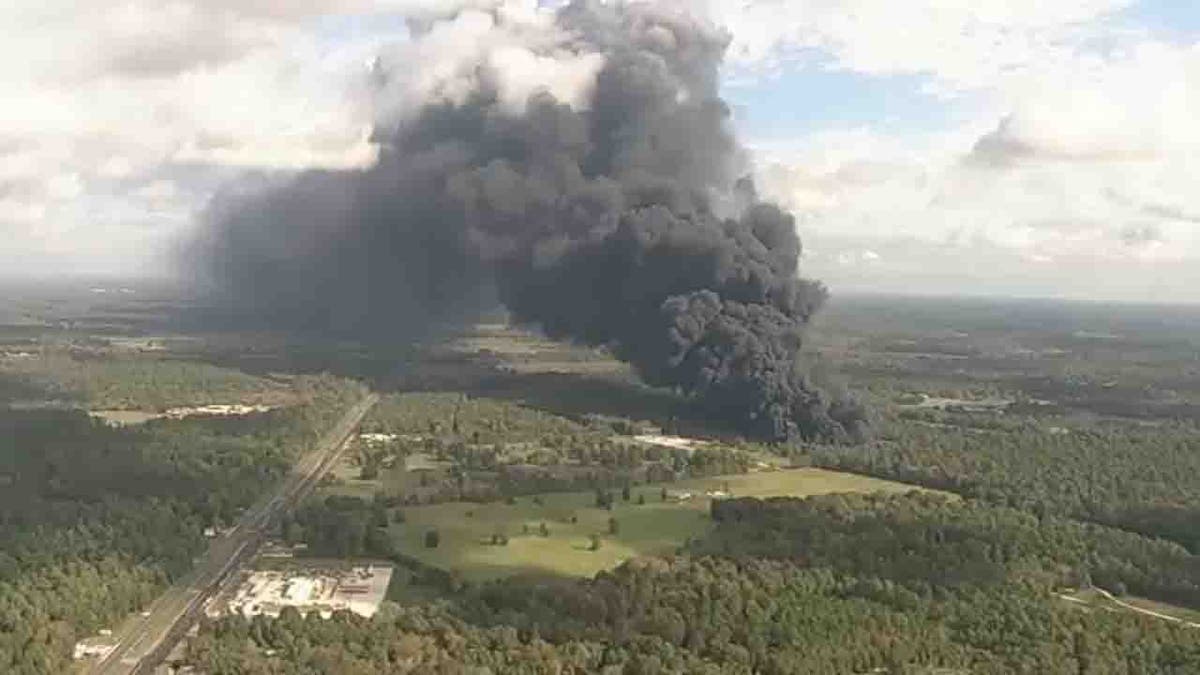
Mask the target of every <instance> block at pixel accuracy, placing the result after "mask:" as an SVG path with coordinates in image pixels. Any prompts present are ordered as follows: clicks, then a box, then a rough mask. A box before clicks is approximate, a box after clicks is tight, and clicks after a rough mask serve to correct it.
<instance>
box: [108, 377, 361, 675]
mask: <svg viewBox="0 0 1200 675" xmlns="http://www.w3.org/2000/svg"><path fill="white" fill-rule="evenodd" d="M378 401H379V396H378V395H377V394H374V393H372V394H368V395H367V396H365V397H364V398H363V399H362V400H361V401H359V402H358V403H356V404H355V405H354V407H352V408H351V409H350V410H348V411H346V413H345V415H343V416H342V419H341V420H339V421H338V423H337V424H336V425H335V426H334V428H333V429H331V430H330V431H329V432H328V433H327V434H326V435H325V436H324V437H323V438H322V439H321V441H320V442H319V443H318V444H317V447H316V448H315V449H314V450H313V451H312V452H309V453H308V454H306V455H304V456H303V457H301V458H300V460H299V461H298V462H296V465H295V466H294V467H293V469H292V472H291V474H290V475H289V476H288V478H287V479H285V480H284V482H283V484H282V485H280V486H279V487H278V488H277V489H276V490H275V492H274V493H273V494H271V495H270V496H268V497H265V498H264V499H262V500H261V501H260V502H259V503H258V504H256V505H255V506H253V507H251V508H250V509H249V510H247V511H246V513H244V514H242V517H241V518H239V519H238V522H237V524H236V525H235V526H234V528H233V529H232V530H231V531H230V532H229V533H227V534H226V535H225V536H223V537H221V538H220V539H218V540H217V541H214V542H213V543H212V544H211V545H210V546H209V549H208V552H207V553H206V555H205V557H204V559H203V560H202V561H201V562H199V563H198V564H197V565H196V567H195V569H194V570H193V571H192V572H191V573H190V574H189V575H187V576H186V577H184V578H183V579H180V580H179V581H178V582H177V583H176V584H175V585H173V586H172V587H171V588H169V589H167V590H166V591H165V592H164V593H163V594H162V595H161V596H159V597H158V599H157V600H155V601H154V603H153V604H152V605H151V607H150V609H149V611H148V613H146V614H144V615H143V616H142V617H141V618H140V620H139V621H138V622H137V623H136V624H135V625H134V626H133V628H132V629H130V630H129V631H127V633H126V634H125V635H123V636H122V637H121V638H120V640H119V642H118V643H117V645H116V647H115V648H114V649H113V651H112V652H111V653H109V655H108V656H107V657H105V658H104V659H102V660H100V661H98V662H97V663H95V664H94V665H93V666H92V667H91V668H90V669H89V670H88V672H89V673H91V674H93V675H133V674H142V673H150V672H152V671H153V670H154V667H155V666H157V665H158V664H159V663H161V662H162V660H163V659H165V658H166V656H167V654H169V653H170V652H171V650H172V649H173V648H174V647H175V645H176V644H178V643H179V641H180V640H181V639H183V637H184V635H186V634H187V632H188V630H190V629H191V627H192V625H194V624H195V622H196V621H197V620H198V619H199V618H200V613H201V612H202V611H203V610H204V606H205V604H206V603H207V602H208V601H209V600H210V599H211V598H212V597H214V596H215V595H216V594H217V593H218V592H219V591H220V590H222V588H224V587H225V586H226V585H227V584H229V583H232V581H234V580H236V578H237V574H236V572H237V571H238V570H240V569H241V567H242V565H243V564H245V563H246V562H247V561H248V560H250V559H252V558H253V557H254V555H255V554H256V553H257V552H258V549H259V547H260V546H261V545H262V543H263V541H265V540H266V539H267V538H268V537H269V536H270V535H271V533H272V532H274V530H275V527H276V525H277V523H278V522H279V517H280V516H282V515H283V514H285V513H287V512H288V511H289V510H290V509H292V508H293V507H295V506H296V505H297V504H298V503H300V501H302V500H303V499H304V498H305V497H306V496H308V494H309V493H311V492H312V490H313V488H314V487H316V485H317V483H318V481H320V480H321V478H322V477H324V476H325V474H326V473H327V472H328V471H329V469H330V468H331V467H332V466H333V465H334V464H335V463H336V462H337V461H338V459H340V458H341V455H342V452H343V451H344V450H345V448H346V446H347V445H349V440H350V436H351V434H353V433H354V430H355V429H357V428H358V425H359V424H361V423H362V420H363V418H364V417H366V414H367V413H368V412H369V411H370V410H371V408H372V407H374V406H375V404H376V403H377V402H378Z"/></svg>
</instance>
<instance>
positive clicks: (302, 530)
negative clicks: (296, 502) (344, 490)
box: [280, 495, 396, 558]
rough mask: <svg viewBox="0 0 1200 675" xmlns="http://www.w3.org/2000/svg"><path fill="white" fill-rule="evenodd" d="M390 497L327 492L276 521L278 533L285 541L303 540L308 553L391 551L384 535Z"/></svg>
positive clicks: (350, 554)
mask: <svg viewBox="0 0 1200 675" xmlns="http://www.w3.org/2000/svg"><path fill="white" fill-rule="evenodd" d="M395 506H396V502H395V501H394V500H389V499H386V498H383V497H382V496H377V497H376V498H375V499H373V500H371V501H367V500H365V499H361V498H359V497H349V496H339V495H330V496H327V497H324V498H315V499H310V500H309V501H307V502H305V504H304V505H303V506H301V507H300V508H299V509H297V510H296V512H295V513H293V514H291V515H288V516H285V517H284V518H283V519H282V520H281V522H280V532H281V534H282V536H283V539H284V541H285V542H287V543H289V544H297V543H304V544H306V545H307V546H308V551H309V553H310V554H312V555H319V556H334V557H339V558H347V557H354V556H363V555H371V556H383V557H387V556H390V555H392V554H393V553H395V549H394V547H393V543H392V539H391V537H390V536H388V532H387V528H388V524H389V520H390V519H391V518H390V517H389V509H390V508H393V507H395Z"/></svg>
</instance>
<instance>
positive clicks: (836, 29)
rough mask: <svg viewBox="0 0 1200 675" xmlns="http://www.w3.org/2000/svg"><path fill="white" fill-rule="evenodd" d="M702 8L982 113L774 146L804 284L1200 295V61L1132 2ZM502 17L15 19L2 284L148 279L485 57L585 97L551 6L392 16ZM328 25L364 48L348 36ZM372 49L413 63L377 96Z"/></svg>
mask: <svg viewBox="0 0 1200 675" xmlns="http://www.w3.org/2000/svg"><path fill="white" fill-rule="evenodd" d="M690 3H691V5H692V6H693V7H695V8H696V9H697V10H699V11H705V12H707V13H708V14H709V15H710V16H711V17H712V18H713V19H714V20H715V21H717V22H720V23H722V24H724V25H726V26H727V27H728V28H729V30H730V32H731V35H732V44H731V48H730V58H731V66H730V68H729V72H728V77H730V78H731V79H747V78H762V77H770V75H771V74H772V73H777V72H780V71H781V70H783V69H787V68H796V67H816V68H825V69H834V70H844V71H848V72H855V73H867V74H872V75H876V76H889V75H918V76H921V77H922V78H923V80H924V81H925V82H926V83H927V84H926V85H925V87H926V92H927V93H928V94H929V96H930V98H929V102H930V106H931V107H932V106H938V105H941V104H942V103H944V102H946V101H963V100H969V101H972V108H977V109H978V110H979V111H980V114H979V115H978V117H977V118H976V119H974V120H971V121H969V122H965V123H956V124H958V126H956V127H955V128H950V129H943V130H941V131H937V132H928V131H924V132H920V133H913V134H908V135H904V134H900V133H898V132H894V131H892V132H883V131H880V130H879V129H876V128H871V127H867V128H841V129H838V128H834V129H829V130H827V131H824V132H821V133H816V134H813V135H811V136H808V137H804V138H796V139H793V140H791V141H788V142H780V140H779V139H771V140H770V142H769V143H760V144H758V147H756V148H755V149H756V150H758V151H759V160H758V167H759V173H760V179H761V183H762V184H763V187H764V188H765V191H766V192H767V193H768V194H771V195H773V196H776V197H778V198H780V199H782V200H783V201H784V202H785V203H786V204H788V205H789V206H791V207H792V208H793V209H795V210H796V212H797V215H798V217H799V219H800V222H801V229H802V234H803V235H804V236H805V240H806V243H807V244H808V245H810V247H811V249H810V251H809V252H808V255H807V264H808V266H809V267H808V270H809V272H810V273H811V274H814V275H816V276H823V277H826V278H827V279H828V280H829V281H830V282H831V284H832V285H833V286H834V289H835V290H837V289H839V288H862V289H868V288H880V287H884V288H888V289H892V290H904V289H905V288H910V289H911V290H917V291H930V290H936V289H942V290H967V291H978V292H1025V293H1028V294H1038V295H1041V294H1062V295H1083V296H1098V295H1103V296H1111V297H1126V298H1131V299H1175V300H1200V292H1198V291H1196V290H1195V289H1196V288H1200V286H1198V285H1197V282H1200V278H1198V275H1200V273H1197V272H1196V271H1195V270H1200V192H1198V191H1196V190H1195V189H1194V186H1195V185H1196V184H1197V182H1198V181H1200V123H1198V122H1197V120H1200V47H1198V46H1197V45H1191V46H1188V45H1180V44H1178V43H1177V42H1176V43H1166V42H1159V41H1157V40H1156V39H1155V37H1154V36H1153V35H1151V34H1149V33H1148V32H1146V31H1143V30H1139V29H1136V27H1130V25H1129V23H1128V22H1127V21H1126V20H1125V19H1123V18H1121V17H1119V16H1117V14H1116V13H1117V12H1120V11H1121V10H1124V9H1127V8H1128V7H1129V5H1130V4H1131V1H1130V0H1055V1H1053V2H1046V1H1044V0H914V1H913V2H905V3H896V2H882V1H880V0H690ZM493 4H495V2H494V0H455V1H453V2H449V3H447V2H439V1H438V0H385V1H382V2H380V1H368V0H315V1H313V2H306V3H285V2H276V1H275V0H166V1H151V0H129V1H127V2H121V3H94V2H85V1H84V0H49V1H34V0H29V1H27V2H20V3H19V4H18V5H17V6H16V7H15V8H6V10H5V12H3V13H0V50H3V54H2V55H0V56H3V58H0V85H2V86H3V91H4V92H5V93H4V99H3V101H2V102H0V103H2V105H0V234H3V235H4V237H5V241H6V245H5V247H3V248H0V274H3V273H4V272H12V271H25V272H44V271H46V270H47V269H50V270H59V269H72V270H75V271H79V272H88V271H105V272H118V271H119V272H133V271H137V269H136V268H137V266H141V265H146V264H148V261H151V260H153V259H154V255H153V254H154V253H157V252H159V251H160V250H161V249H162V248H163V247H165V246H167V245H168V244H169V243H170V242H171V241H172V238H173V237H174V236H176V235H177V234H178V232H179V231H180V230H181V229H182V228H184V227H186V225H187V224H188V222H189V220H190V219H191V217H192V215H193V214H194V212H195V211H196V209H197V208H199V207H200V206H201V205H202V204H203V203H204V201H205V200H206V199H207V197H208V195H209V194H211V192H212V191H213V190H214V189H215V188H216V187H217V186H218V185H220V184H221V182H222V181H223V180H226V179H228V178H229V177H230V176H232V175H236V173H237V172H239V171H246V170H254V171H264V170H265V171H273V170H293V169H298V168H304V167H334V168H337V167H355V166H363V165H365V164H368V163H370V162H371V161H372V160H373V158H374V153H375V148H373V147H372V145H371V143H370V139H369V132H370V128H371V125H372V124H373V122H374V121H375V119H376V114H377V112H378V110H380V109H382V110H385V111H387V112H388V114H389V115H393V116H394V115H403V114H404V111H405V110H406V107H407V106H411V104H412V101H418V100H426V99H428V98H429V97H437V96H440V97H444V98H448V99H451V100H453V97H454V96H455V92H461V91H465V90H467V88H468V85H470V84H471V81H470V78H473V77H478V76H479V73H478V72H476V71H474V70H472V69H471V68H469V67H467V65H468V64H474V63H478V62H481V61H482V62H486V63H488V64H489V65H490V67H491V69H492V70H493V72H492V73H490V74H489V76H491V77H493V78H494V79H495V80H497V81H499V82H500V83H501V86H502V91H504V92H506V96H507V100H509V103H510V105H513V106H519V105H521V104H522V101H523V100H524V99H525V97H526V96H527V95H528V94H529V93H530V92H531V91H533V90H534V88H535V87H546V88H548V89H550V90H551V91H553V92H554V93H555V94H556V95H558V96H559V97H560V98H563V99H564V100H568V101H574V102H576V103H577V104H582V101H585V100H586V98H587V96H586V94H587V89H588V87H589V86H590V82H591V81H593V80H594V74H595V71H596V70H597V69H598V68H599V67H600V65H601V64H600V61H599V59H598V57H596V56H595V55H589V54H579V53H573V52H570V51H569V50H559V51H555V49H554V46H555V45H557V44H560V43H563V40H562V36H560V35H557V34H556V33H555V31H554V29H553V26H552V25H550V23H549V22H548V21H547V20H546V19H545V17H544V16H543V15H541V14H539V13H538V11H536V6H537V4H538V3H536V2H535V1H534V0H511V1H509V2H507V3H506V6H507V9H506V14H505V15H504V18H503V20H502V21H501V25H497V24H496V22H495V20H494V19H492V17H490V16H489V15H486V14H481V13H475V14H464V15H463V16H461V17H460V18H459V19H458V20H457V21H455V22H452V23H446V24H443V25H440V26H438V27H437V28H434V29H433V31H432V32H430V33H429V34H428V35H426V36H425V38H424V39H422V40H421V41H420V42H417V43H413V42H407V41H406V36H407V30H406V29H405V28H404V27H403V24H402V23H400V22H396V21H384V20H381V18H382V17H386V16H388V15H395V14H398V13H400V14H406V15H410V16H421V17H423V18H426V19H430V18H432V17H437V16H444V15H446V13H447V12H448V11H449V9H451V8H453V7H461V6H471V5H475V6H490V5H493ZM542 4H543V5H546V4H550V3H542ZM330 15H333V16H336V17H341V18H345V17H350V18H352V19H353V20H352V21H349V25H350V26H351V27H352V28H351V29H348V30H345V29H342V30H340V32H339V31H331V30H330V26H329V23H328V21H327V18H326V17H328V16H330ZM336 25H337V26H343V23H338V24H336ZM396 45H399V46H396ZM531 45H532V46H536V47H537V48H536V49H531V48H530V47H531ZM376 56H379V57H380V58H384V59H393V60H399V61H401V62H403V61H405V60H407V61H411V62H412V63H413V64H418V63H419V64H421V67H415V65H414V67H413V68H411V69H407V70H406V71H405V72H406V76H405V77H403V78H400V79H399V80H397V81H393V82H389V83H386V85H385V86H383V87H382V88H379V85H380V83H378V82H372V81H371V77H372V73H371V70H370V67H369V64H370V63H371V62H372V60H373V59H374V58H376ZM881 114H882V112H881ZM751 145H756V144H755V143H753V139H751ZM130 266H133V268H131V267H130Z"/></svg>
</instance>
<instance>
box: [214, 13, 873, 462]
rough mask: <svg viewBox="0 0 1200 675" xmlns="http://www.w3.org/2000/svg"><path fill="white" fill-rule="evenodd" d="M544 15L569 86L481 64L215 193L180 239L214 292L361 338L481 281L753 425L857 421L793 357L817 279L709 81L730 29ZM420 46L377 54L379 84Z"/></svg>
mask: <svg viewBox="0 0 1200 675" xmlns="http://www.w3.org/2000/svg"><path fill="white" fill-rule="evenodd" d="M496 20H497V21H499V20H500V17H499V16H498V15H497V17H496ZM554 23H555V27H554V30H555V34H556V35H558V36H560V37H559V38H558V39H557V41H555V42H554V43H553V44H550V45H544V44H543V45H540V46H539V47H538V49H540V50H543V52H544V53H545V54H546V55H547V58H552V57H562V55H563V54H569V55H579V54H599V55H602V56H603V62H602V65H601V66H600V67H599V70H598V73H597V74H596V76H595V80H594V86H590V87H589V88H588V91H587V95H586V97H585V98H586V101H585V102H584V103H583V104H580V103H578V102H576V103H575V104H574V105H572V104H569V103H567V102H563V101H560V100H557V99H556V98H555V97H554V95H552V94H551V93H549V91H548V90H534V91H533V93H532V94H531V95H530V96H529V97H528V101H527V103H526V105H524V106H523V107H518V108H514V106H513V105H512V104H511V101H507V100H506V99H507V98H511V97H510V96H509V94H508V93H507V92H506V91H505V86H506V84H505V81H504V77H503V76H502V75H501V74H498V73H496V72H495V70H494V69H492V68H489V67H487V66H486V65H484V64H481V65H479V67H478V68H476V69H475V70H474V71H473V72H472V73H471V80H470V81H471V83H472V86H471V87H470V90H469V91H468V92H467V93H466V94H465V95H460V96H457V97H452V96H443V97H440V98H439V97H433V98H432V100H430V101H427V102H425V103H424V104H423V105H421V106H420V107H419V108H418V109H417V110H415V111H414V112H412V113H411V114H407V115H400V116H397V119H398V121H395V122H393V123H381V124H380V125H379V126H378V128H377V131H376V138H375V140H376V141H377V142H378V143H379V144H380V146H381V153H380V157H379V161H378V164H377V165H376V166H374V167H372V168H370V169H367V170H362V171H342V172H329V171H314V172H309V173H305V174H303V175H301V176H299V177H298V178H296V179H294V180H290V181H288V182H286V183H284V184H278V185H271V186H251V187H243V188H242V189H240V190H239V194H232V195H231V194H227V195H225V196H223V197H222V198H221V199H218V200H216V201H215V202H214V204H213V206H212V208H211V209H210V212H209V214H208V217H207V227H206V230H205V233H204V235H203V237H202V238H201V240H200V241H199V242H198V243H197V245H196V247H195V248H194V250H193V259H194V261H195V264H196V265H197V266H198V268H199V269H200V271H202V272H203V273H204V274H205V275H206V276H208V277H209V278H210V279H211V280H212V281H213V282H215V283H216V284H217V287H218V288H219V289H221V290H222V291H223V293H222V294H221V299H222V301H223V303H224V305H225V306H226V307H227V308H228V309H229V310H231V311H232V312H233V313H234V314H237V315H240V316H242V317H244V318H247V319H255V320H259V321H262V322H265V323H269V324H270V325H272V326H276V327H286V328H289V329H295V330H310V331H322V332H331V333H336V334H345V335H352V336H359V337H364V338H368V337H380V336H385V337H386V336H401V335H411V334H415V333H419V332H420V331H421V329H422V327H423V326H426V325H428V324H430V323H431V322H437V321H442V320H447V319H455V318H458V317H461V316H464V315H469V313H470V312H471V311H472V309H474V308H476V307H479V306H480V304H481V303H483V302H486V301H487V299H488V298H493V299H498V300H499V301H500V302H501V303H502V304H504V305H505V306H506V307H507V308H508V309H509V310H510V311H511V312H512V313H513V315H514V316H515V317H516V318H517V319H518V320H520V321H522V322H526V323H531V324H536V325H538V326H540V327H541V328H542V329H543V330H544V331H545V332H546V333H548V334H549V335H551V336H554V337H559V338H567V339H571V340H575V341H578V342H582V343H586V344H590V345H607V346H609V347H610V348H611V349H612V350H613V352H614V353H615V354H616V355H617V356H618V357H619V358H621V359H623V360H626V361H628V362H629V363H631V364H632V365H633V366H634V367H635V368H636V370H637V371H638V372H639V374H640V375H641V376H642V377H643V378H644V379H645V380H646V381H647V382H648V383H650V384H653V385H658V386H666V387H672V388H675V389H677V390H679V391H681V392H683V393H685V394H686V395H688V396H690V397H692V398H693V399H694V400H695V401H696V402H697V403H698V404H699V405H700V406H701V407H702V408H703V409H704V410H705V411H706V412H707V413H708V414H710V415H711V416H713V417H715V418H719V419H721V420H724V421H727V422H729V423H731V424H733V425H735V426H736V427H738V428H740V429H742V430H743V431H745V432H746V433H748V434H751V435H753V436H756V437H760V438H766V439H772V440H788V439H796V438H844V437H847V436H850V435H855V434H858V433H860V432H861V428H860V427H861V426H862V424H863V422H862V418H863V415H862V412H861V410H860V409H859V407H858V406H857V405H856V404H854V403H853V402H850V401H845V400H834V399H833V398H832V397H830V396H829V395H828V394H826V393H825V392H823V391H821V390H820V389H819V388H818V387H816V386H815V385H814V384H813V382H811V381H810V379H809V378H808V377H807V376H806V375H805V374H804V373H803V372H801V370H800V367H799V359H798V355H799V352H800V348H801V343H802V340H803V334H804V327H805V325H806V323H807V322H808V321H809V319H810V317H811V316H812V315H813V313H814V312H816V311H817V309H818V308H819V307H820V306H821V304H822V303H823V302H824V300H825V297H826V292H825V289H824V288H823V287H822V286H821V285H820V284H818V283H815V282H811V281H806V280H802V279H801V278H800V277H799V276H798V272H799V270H798V263H799V258H800V252H801V247H800V241H799V239H798V237H797V235H796V230H795V226H794V222H793V218H792V217H791V216H790V215H789V214H787V213H785V212H783V211H782V210H781V209H779V208H778V207H776V206H775V205H773V204H769V203H765V202H762V201H760V200H759V199H758V197H757V195H756V193H755V191H754V187H753V185H752V184H751V183H750V182H749V181H748V180H745V179H739V176H740V174H741V173H742V172H743V171H744V157H743V154H742V151H741V149H740V147H739V145H738V143H737V141H736V139H735V138H734V137H733V135H732V133H731V130H730V125H729V109H728V107H727V106H726V104H725V103H724V102H723V101H722V100H721V98H720V97H719V95H718V84H717V81H718V68H719V66H720V62H721V59H722V56H723V53H724V50H725V46H726V44H727V38H726V37H725V36H724V34H722V33H721V32H719V31H716V30H713V29H712V28H711V27H708V26H707V25H706V24H704V23H703V22H701V21H699V20H696V19H693V18H691V17H689V16H687V15H684V14H680V13H674V12H670V11H665V10H662V9H656V8H654V7H651V6H647V5H641V4H638V5H622V4H615V3H612V4H599V3H591V2H576V3H574V4H572V5H570V6H568V7H566V8H564V9H562V10H560V11H559V12H558V13H557V15H556V17H555V22H554ZM430 30H436V29H430ZM543 52H538V53H539V54H540V53H543ZM420 68H422V64H421V63H388V62H386V61H381V62H380V64H379V65H378V67H377V71H378V72H377V73H376V75H377V78H378V80H379V83H380V86H381V87H382V88H386V87H387V86H388V82H389V80H390V79H391V78H400V77H405V76H407V73H406V72H402V71H401V70H398V69H420Z"/></svg>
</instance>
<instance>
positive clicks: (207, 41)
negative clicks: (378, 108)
mask: <svg viewBox="0 0 1200 675" xmlns="http://www.w3.org/2000/svg"><path fill="white" fill-rule="evenodd" d="M429 4H430V3H427V2H399V3H394V6H404V7H418V6H421V7H425V8H426V9H427V8H428V6H429ZM380 9H387V7H386V6H384V5H382V4H379V5H377V4H375V3H368V2H350V1H348V0H342V1H338V0H329V1H328V2H313V3H274V2H265V1H260V2H250V3H243V2H232V1H230V2H224V1H218V2H211V1H201V0H187V1H181V0H168V1H167V2H152V1H151V0H131V1H129V2H122V3H92V2H84V1H83V0H74V1H72V0H50V2H24V3H19V4H18V5H17V6H15V7H12V8H6V10H5V12H2V13H0V50H2V53H0V56H2V57H3V58H0V82H2V83H3V84H4V89H5V101H4V105H3V106H0V129H3V130H4V139H6V140H5V142H4V143H0V154H2V155H3V157H2V158H0V233H3V234H4V235H5V238H6V241H7V242H9V243H8V244H7V245H6V246H5V247H4V250H3V251H2V252H0V267H3V268H5V269H6V270H9V271H11V270H12V269H13V268H14V267H16V268H20V267H22V266H28V267H32V268H34V269H36V268H38V267H44V265H45V263H44V259H45V257H46V256H52V257H54V256H57V257H62V256H66V259H67V260H69V261H71V262H78V263H80V264H81V265H84V266H87V267H89V268H96V269H99V268H105V267H107V268H111V269H128V266H129V265H131V264H140V263H139V262H132V261H135V260H136V261H141V260H144V259H146V258H147V257H149V256H150V255H152V254H153V253H154V252H155V247H156V246H161V245H162V244H163V243H164V242H165V241H166V240H167V239H168V238H169V236H168V235H169V233H172V232H177V231H178V230H179V229H180V228H182V227H184V226H186V224H187V223H188V221H189V219H190V218H191V216H192V214H193V212H194V211H195V209H196V208H198V206H199V205H200V204H202V203H203V201H204V199H205V198H206V192H205V191H204V190H197V189H189V188H182V187H179V186H176V187H175V192H174V194H173V195H165V194H161V192H162V191H163V190H164V189H165V188H164V186H166V185H168V184H170V185H174V183H169V182H167V181H165V180H162V178H163V175H164V174H166V173H169V172H170V171H172V167H176V166H186V165H188V164H195V163H200V164H213V165H218V166H224V167H227V169H226V171H227V172H230V173H232V172H233V171H236V170H241V169H265V170H274V169H295V168H304V167H314V166H315V167H345V166H363V165H366V164H368V163H370V162H371V161H373V158H374V150H373V148H372V147H371V145H370V143H369V141H368V132H369V128H370V125H371V121H372V120H371V111H370V108H369V106H368V105H367V103H368V101H366V100H365V96H364V92H363V88H365V86H366V78H367V75H368V73H367V67H366V64H367V58H366V57H367V54H368V52H369V51H370V50H373V49H374V48H375V47H376V46H377V45H378V44H379V42H381V41H384V40H394V39H402V38H403V37H404V31H403V28H402V27H398V28H393V29H392V30H391V33H390V34H382V35H371V36H365V37H363V39H361V40H349V39H348V40H345V41H343V42H340V43H333V44H329V43H325V42H322V40H321V39H320V36H319V35H317V34H316V32H315V31H314V23H313V22H314V20H315V17H318V16H320V15H321V14H323V13H325V12H328V11H339V12H366V13H370V12H376V11H380ZM156 181H157V182H156ZM148 186H149V187H148ZM207 187H209V188H211V185H207ZM146 189H149V190H150V192H148V193H147V192H144V190H146ZM156 191H157V192H158V193H159V194H155V192H156ZM117 242H123V244H124V245H117ZM138 242H141V243H140V244H139V243H138ZM56 259H57V258H56ZM73 266H74V265H72V267H73Z"/></svg>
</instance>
